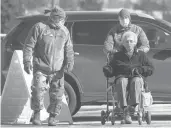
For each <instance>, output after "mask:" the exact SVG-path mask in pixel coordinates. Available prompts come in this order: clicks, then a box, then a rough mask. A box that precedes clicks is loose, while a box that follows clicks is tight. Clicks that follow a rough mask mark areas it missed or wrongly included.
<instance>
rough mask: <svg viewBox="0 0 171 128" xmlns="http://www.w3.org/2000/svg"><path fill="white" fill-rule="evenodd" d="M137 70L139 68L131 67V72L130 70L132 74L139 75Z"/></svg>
mask: <svg viewBox="0 0 171 128" xmlns="http://www.w3.org/2000/svg"><path fill="white" fill-rule="evenodd" d="M139 70H140V68H133V69H132V72H131V75H132V76H139V75H141V73H140V71H139Z"/></svg>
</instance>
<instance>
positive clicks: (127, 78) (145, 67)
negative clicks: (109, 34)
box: [103, 31, 154, 124]
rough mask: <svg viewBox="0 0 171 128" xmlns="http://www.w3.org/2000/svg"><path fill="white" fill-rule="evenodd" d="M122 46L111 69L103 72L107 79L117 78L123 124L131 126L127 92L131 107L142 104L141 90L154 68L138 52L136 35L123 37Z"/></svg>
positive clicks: (111, 63)
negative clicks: (145, 78) (144, 80)
mask: <svg viewBox="0 0 171 128" xmlns="http://www.w3.org/2000/svg"><path fill="white" fill-rule="evenodd" d="M122 45H123V50H121V51H119V52H116V53H115V54H114V55H113V58H112V60H111V61H110V63H109V67H111V68H106V67H105V68H103V72H104V75H105V76H106V77H109V76H110V77H113V76H115V82H116V91H117V95H118V103H119V105H120V107H121V108H122V109H123V111H124V116H123V120H122V121H121V123H122V124H125V123H126V124H130V123H132V119H131V117H130V115H129V111H128V109H127V108H128V107H127V106H128V103H127V102H128V101H127V92H128V93H129V96H130V100H129V105H131V106H132V107H134V108H135V107H136V106H137V105H138V104H139V103H140V94H141V89H142V87H143V85H144V82H143V77H147V76H151V75H152V74H153V71H154V67H153V64H152V62H151V61H150V60H149V59H148V57H147V56H146V54H145V53H144V52H141V51H139V52H137V49H136V45H137V35H136V34H135V33H133V32H131V31H127V32H125V33H124V34H123V36H122ZM108 69H112V71H109V70H108ZM128 87H129V89H128Z"/></svg>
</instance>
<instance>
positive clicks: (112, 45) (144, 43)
mask: <svg viewBox="0 0 171 128" xmlns="http://www.w3.org/2000/svg"><path fill="white" fill-rule="evenodd" d="M126 31H132V32H134V33H135V34H137V36H138V43H137V48H138V49H141V50H142V51H144V52H145V53H147V52H148V51H149V49H150V46H149V41H148V38H147V36H146V34H145V32H144V31H143V29H142V28H141V27H139V26H137V25H135V24H130V25H129V26H128V27H127V28H124V27H122V26H121V25H120V24H118V25H116V26H115V27H113V28H112V29H111V30H110V32H109V33H108V35H107V38H106V40H105V42H104V52H105V53H110V52H112V51H120V46H121V45H120V44H118V42H117V41H115V39H114V37H115V34H117V35H118V36H119V37H120V39H121V38H122V35H123V33H124V32H126Z"/></svg>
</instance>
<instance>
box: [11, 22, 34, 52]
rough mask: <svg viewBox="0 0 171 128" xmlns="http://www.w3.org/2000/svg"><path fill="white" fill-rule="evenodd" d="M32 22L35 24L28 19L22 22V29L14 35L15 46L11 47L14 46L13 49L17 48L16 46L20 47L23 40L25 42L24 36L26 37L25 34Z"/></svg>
mask: <svg viewBox="0 0 171 128" xmlns="http://www.w3.org/2000/svg"><path fill="white" fill-rule="evenodd" d="M34 24H36V21H29V22H25V23H24V24H23V26H22V27H23V29H22V31H20V32H19V33H18V35H17V36H16V39H15V40H16V42H17V43H16V44H15V46H13V47H15V49H17V48H21V47H22V45H23V44H24V42H25V39H26V37H27V35H28V32H29V31H30V29H31V27H32V26H33V25H34Z"/></svg>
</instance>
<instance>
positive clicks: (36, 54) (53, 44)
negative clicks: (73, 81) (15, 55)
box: [23, 22, 74, 74]
mask: <svg viewBox="0 0 171 128" xmlns="http://www.w3.org/2000/svg"><path fill="white" fill-rule="evenodd" d="M32 56H33V69H34V70H39V71H42V72H43V73H45V74H51V73H54V72H56V71H59V70H61V69H62V68H63V67H65V66H66V65H67V64H68V63H70V64H72V65H74V51H73V44H72V41H71V39H70V33H69V31H68V29H67V28H66V27H65V26H61V27H59V28H57V29H54V28H52V27H50V25H48V23H44V22H39V23H37V24H35V25H34V26H33V27H32V28H31V30H30V31H29V34H28V36H27V38H26V41H25V44H24V48H23V63H26V62H31V59H32ZM34 70H33V71H34Z"/></svg>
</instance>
